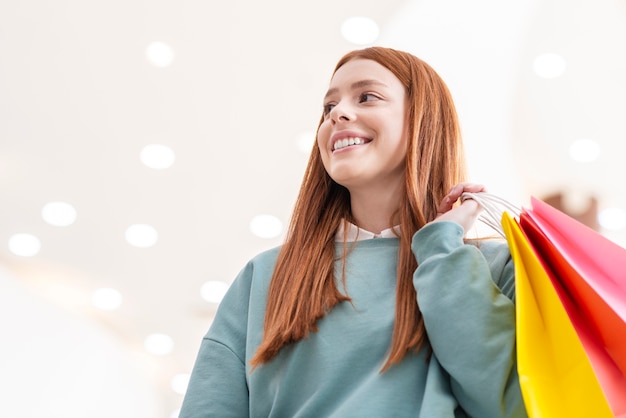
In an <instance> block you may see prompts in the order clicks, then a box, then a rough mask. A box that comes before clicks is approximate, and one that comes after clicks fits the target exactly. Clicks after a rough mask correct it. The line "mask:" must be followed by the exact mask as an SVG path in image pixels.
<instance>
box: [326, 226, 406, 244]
mask: <svg viewBox="0 0 626 418" xmlns="http://www.w3.org/2000/svg"><path fill="white" fill-rule="evenodd" d="M346 223H347V224H348V230H347V231H344V225H345V224H346ZM394 231H395V232H394ZM344 235H345V237H346V242H354V241H362V240H366V239H373V238H398V237H399V236H400V225H396V226H394V227H393V228H387V229H385V230H383V231H381V232H380V234H375V233H373V232H370V231H367V230H365V229H363V228H359V227H358V226H356V225H355V224H353V223H351V222H342V223H341V226H339V229H338V230H337V234H336V235H335V242H343V238H344Z"/></svg>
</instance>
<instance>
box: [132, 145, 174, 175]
mask: <svg viewBox="0 0 626 418" xmlns="http://www.w3.org/2000/svg"><path fill="white" fill-rule="evenodd" d="M139 158H140V159H141V162H142V163H144V164H145V165H146V166H147V167H150V168H154V169H155V170H163V169H166V168H169V167H171V166H172V164H174V160H175V159H176V154H175V153H174V151H172V149H171V148H170V147H167V146H165V145H159V144H151V145H146V146H145V147H143V148H142V149H141V153H140V154H139Z"/></svg>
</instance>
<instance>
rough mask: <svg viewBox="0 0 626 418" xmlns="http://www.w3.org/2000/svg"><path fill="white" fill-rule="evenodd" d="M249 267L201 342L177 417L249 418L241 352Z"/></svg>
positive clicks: (222, 305) (247, 296) (243, 353)
mask: <svg viewBox="0 0 626 418" xmlns="http://www.w3.org/2000/svg"><path fill="white" fill-rule="evenodd" d="M251 276H252V265H251V264H248V266H247V267H246V268H245V269H244V270H243V271H242V272H241V273H240V274H239V276H238V277H237V279H236V280H235V281H234V282H233V284H232V285H231V287H230V289H229V290H228V292H227V293H226V295H225V296H224V299H223V300H222V302H221V303H220V306H219V309H218V311H217V313H216V315H215V319H214V321H213V324H212V325H211V328H210V329H209V332H208V333H207V335H206V336H205V337H204V339H203V340H202V344H201V346H200V351H199V353H198V356H197V358H196V362H195V365H194V368H193V371H192V373H191V378H190V380H189V385H188V387H187V392H186V394H185V399H184V400H183V405H182V408H181V412H180V418H209V417H218V418H227V417H233V418H245V417H247V416H248V415H249V408H248V384H247V380H246V368H245V352H246V329H247V316H248V303H249V297H250V280H251Z"/></svg>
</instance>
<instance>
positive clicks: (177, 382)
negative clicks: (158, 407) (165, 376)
mask: <svg viewBox="0 0 626 418" xmlns="http://www.w3.org/2000/svg"><path fill="white" fill-rule="evenodd" d="M188 385H189V374H187V373H179V374H177V375H176V376H174V377H173V378H172V381H171V382H170V387H171V388H172V390H173V391H174V392H176V393H178V394H179V395H184V394H185V392H187V386H188Z"/></svg>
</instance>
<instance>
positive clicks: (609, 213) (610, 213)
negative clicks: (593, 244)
mask: <svg viewBox="0 0 626 418" xmlns="http://www.w3.org/2000/svg"><path fill="white" fill-rule="evenodd" d="M598 223H599V224H600V226H601V227H602V228H604V229H608V230H611V231H617V230H619V229H623V228H624V227H626V212H624V210H622V209H619V208H607V209H604V210H601V211H600V212H598Z"/></svg>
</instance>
